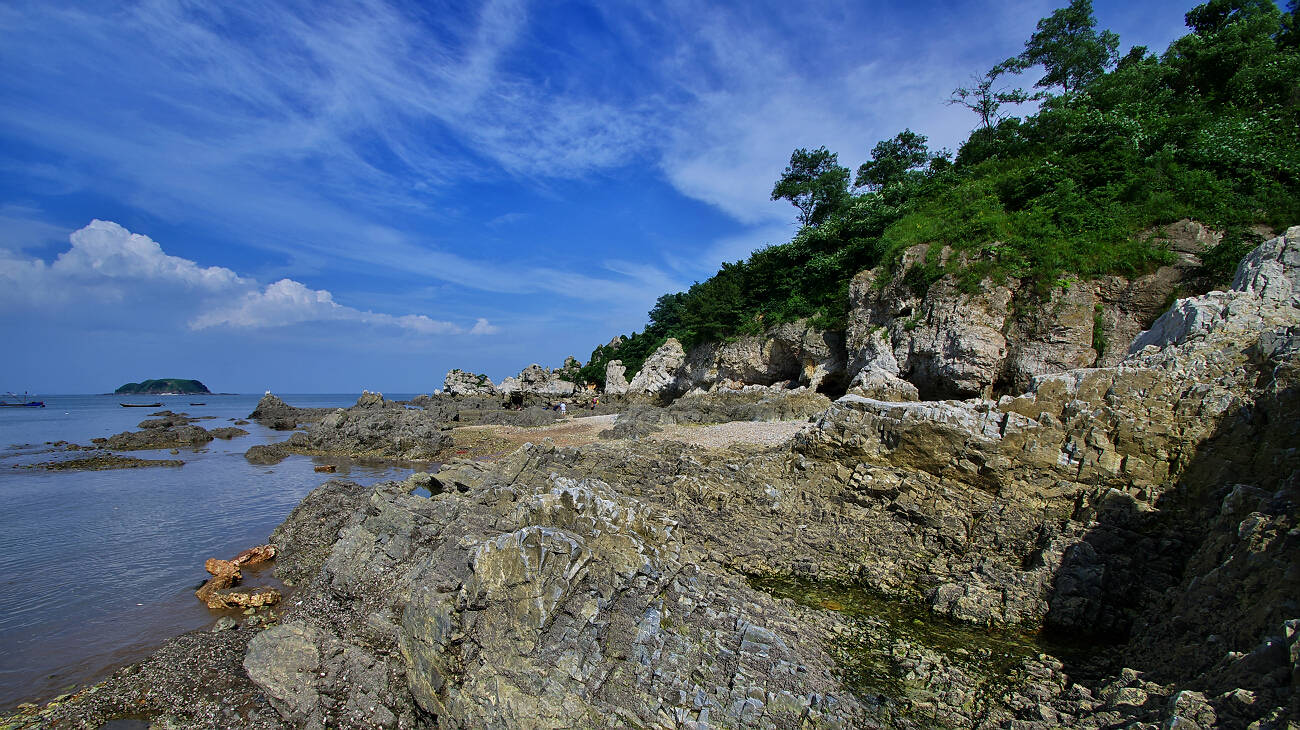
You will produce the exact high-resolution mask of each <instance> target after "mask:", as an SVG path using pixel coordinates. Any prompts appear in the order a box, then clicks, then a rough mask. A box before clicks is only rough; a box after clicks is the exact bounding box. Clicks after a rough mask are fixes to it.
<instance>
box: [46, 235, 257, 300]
mask: <svg viewBox="0 0 1300 730" xmlns="http://www.w3.org/2000/svg"><path fill="white" fill-rule="evenodd" d="M69 238H70V240H71V241H72V248H70V249H69V250H67V251H65V252H63V253H61V254H59V256H58V258H56V259H55V260H54V263H53V264H51V265H50V270H51V271H52V272H53V273H55V274H58V275H62V276H68V277H78V278H82V277H84V278H99V279H140V280H154V281H160V282H168V283H175V284H182V285H185V286H190V287H196V288H200V289H206V290H208V291H212V292H216V291H224V290H227V289H231V288H234V287H239V286H247V285H249V284H250V283H251V282H250V281H249V280H247V279H242V278H240V276H239V275H238V274H236V273H235V272H233V271H231V270H230V269H227V268H224V267H221V266H208V267H202V266H199V265H198V264H196V263H194V262H193V261H190V260H189V259H183V258H180V257H178V256H169V255H167V254H165V253H163V250H162V246H159V245H158V244H157V243H156V242H155V241H154V240H153V239H151V238H149V237H148V236H142V235H140V234H138V233H131V232H130V231H128V230H126V229H125V228H123V227H122V226H120V225H118V224H116V223H114V222H112V221H101V220H98V219H96V220H93V221H91V222H90V225H88V226H86V227H85V228H82V229H81V230H78V231H75V232H73V234H72V235H71V236H70V237H69Z"/></svg>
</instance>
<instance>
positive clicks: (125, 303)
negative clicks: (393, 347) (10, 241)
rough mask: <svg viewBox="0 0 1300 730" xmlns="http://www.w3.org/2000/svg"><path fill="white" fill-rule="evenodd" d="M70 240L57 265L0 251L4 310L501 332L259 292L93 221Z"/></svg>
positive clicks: (271, 287) (288, 288) (279, 284)
mask: <svg viewBox="0 0 1300 730" xmlns="http://www.w3.org/2000/svg"><path fill="white" fill-rule="evenodd" d="M69 240H70V242H71V247H70V248H69V249H68V250H67V251H64V252H62V253H60V254H59V255H58V256H57V257H56V258H55V259H54V261H53V263H46V262H45V261H44V260H43V259H40V258H28V257H24V256H21V255H20V254H18V253H16V252H12V251H10V250H8V249H6V248H0V284H2V285H3V286H0V310H3V309H19V308H31V307H51V306H54V305H60V306H69V307H73V308H78V307H80V308H84V309H88V310H93V311H95V312H96V313H97V314H98V315H103V314H105V310H111V309H113V308H114V307H123V308H130V307H133V306H134V307H139V306H146V307H149V308H152V309H153V310H154V311H155V312H156V314H157V315H158V317H157V318H158V319H161V318H162V317H163V316H164V315H166V316H173V315H176V314H178V313H183V312H192V314H190V315H187V316H189V317H190V320H189V327H190V329H194V330H203V329H209V328H213V327H226V328H232V329H260V328H268V327H287V326H291V325H294V324H299V323H303V322H355V323H359V324H364V325H368V326H377V327H388V328H394V329H399V330H403V331H406V332H409V333H413V334H417V335H423V336H432V335H453V334H473V335H489V334H495V333H496V332H498V328H496V327H495V326H493V325H492V324H490V323H489V322H488V321H487V320H486V319H483V318H479V319H477V321H476V322H475V323H474V324H473V325H472V326H470V327H468V328H466V327H462V326H460V325H457V324H455V323H453V322H447V321H440V320H435V319H432V318H430V317H428V316H427V315H423V314H403V315H393V314H388V313H384V312H372V311H367V310H360V309H356V308H354V307H349V306H347V305H344V304H340V303H339V302H336V301H335V300H334V295H333V294H332V293H331V292H329V291H328V290H326V289H311V288H310V287H308V286H306V285H305V284H303V283H301V282H298V281H294V280H293V279H281V280H279V281H276V282H274V283H272V284H268V285H267V286H266V287H264V288H261V289H259V288H258V284H257V282H256V281H254V280H253V279H251V278H246V277H241V276H239V275H238V274H236V273H235V272H234V271H232V270H230V269H227V268H224V267H221V266H208V267H204V266H200V265H199V264H197V263H195V262H194V261H191V260H189V259H185V258H181V257H179V256H171V255H169V254H167V253H165V252H164V251H163V249H162V246H161V245H159V244H158V243H157V242H156V241H154V240H153V239H151V238H149V237H148V236H144V235H140V234H134V233H131V232H130V231H128V230H127V229H125V228H123V227H122V226H120V225H118V224H117V223H113V222H112V221H101V220H95V221H92V222H91V223H90V225H88V226H86V227H84V228H82V229H80V230H78V231H75V232H73V233H72V235H71V236H69ZM196 295H197V296H196ZM121 319H129V318H125V317H124V318H121Z"/></svg>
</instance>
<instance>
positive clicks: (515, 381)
mask: <svg viewBox="0 0 1300 730" xmlns="http://www.w3.org/2000/svg"><path fill="white" fill-rule="evenodd" d="M498 390H500V391H501V392H502V393H505V394H512V393H528V394H533V395H543V396H566V395H573V393H574V392H575V391H576V390H577V386H575V385H574V384H573V383H572V382H570V381H568V380H563V379H561V376H560V373H559V371H555V370H547V369H546V368H544V367H542V366H541V365H538V364H537V363H533V364H532V365H529V366H528V367H526V368H524V369H523V370H522V371H521V372H520V373H519V377H517V378H506V379H505V380H502V381H501V385H500V386H499V387H498Z"/></svg>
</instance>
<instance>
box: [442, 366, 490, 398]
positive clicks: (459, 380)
mask: <svg viewBox="0 0 1300 730" xmlns="http://www.w3.org/2000/svg"><path fill="white" fill-rule="evenodd" d="M442 392H444V393H446V394H447V395H488V396H491V395H497V387H496V386H495V385H493V383H492V380H491V378H489V377H488V376H486V375H480V374H478V373H468V372H465V371H464V370H461V369H459V368H456V369H453V370H450V371H448V372H447V377H445V378H443V381H442Z"/></svg>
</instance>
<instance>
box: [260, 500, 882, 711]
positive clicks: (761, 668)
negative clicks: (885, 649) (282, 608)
mask: <svg viewBox="0 0 1300 730" xmlns="http://www.w3.org/2000/svg"><path fill="white" fill-rule="evenodd" d="M433 481H436V482H437V483H438V484H445V485H446V489H440V490H438V491H437V492H436V493H435V495H434V496H433V497H432V498H427V499H426V498H422V497H414V496H411V495H410V494H408V490H409V489H410V487H409V486H408V485H406V484H391V485H387V486H381V487H379V488H377V489H374V490H370V491H369V492H368V495H369V499H368V503H369V508H368V509H367V510H366V511H365V513H364V515H363V516H362V518H361V520H360V521H359V522H358V521H352V522H350V523H349V524H348V526H345V527H343V528H342V531H341V534H340V537H339V539H338V541H337V542H335V543H334V546H333V549H332V550H331V551H330V553H329V557H328V559H327V560H326V561H325V563H324V564H323V565H322V567H321V569H320V573H319V577H318V578H317V580H316V581H315V582H313V583H312V584H311V585H309V586H308V587H306V588H304V590H303V592H301V593H300V594H298V599H299V600H301V601H302V604H303V605H302V606H300V607H294V608H292V609H291V610H290V611H289V613H287V614H286V615H285V617H284V623H283V624H282V625H281V626H280V627H276V628H272V629H269V630H267V631H265V632H262V633H261V634H259V635H258V636H257V637H256V638H255V639H254V640H253V642H252V644H251V645H250V649H249V653H248V656H247V658H246V660H245V667H246V669H247V672H248V676H249V677H250V678H251V679H252V680H253V681H254V682H255V683H256V684H258V685H259V686H260V687H261V688H262V689H263V691H264V692H265V693H266V694H267V696H268V697H271V698H272V702H273V704H274V706H275V707H276V709H277V710H278V711H279V712H280V713H281V714H282V716H283V717H284V718H285V719H286V720H287V721H289V722H293V723H295V724H300V725H306V724H312V723H320V724H329V725H331V726H332V725H336V724H344V725H346V724H351V723H354V722H356V721H355V720H351V719H349V718H352V717H354V716H355V715H354V713H355V711H354V709H353V708H354V707H355V706H357V705H362V706H364V707H365V708H366V709H367V710H368V711H373V712H376V713H377V714H382V715H383V716H384V717H386V718H393V721H394V722H396V718H401V717H411V716H413V715H414V714H415V713H416V712H417V709H416V708H417V707H418V711H419V712H422V713H428V715H426V716H436V717H438V718H439V722H440V723H441V724H446V725H448V726H460V727H479V726H500V727H556V728H558V727H579V726H591V725H593V724H594V725H609V724H614V725H622V724H637V725H645V726H653V725H662V724H664V723H667V722H669V721H671V722H672V723H674V724H681V723H699V722H707V723H709V724H712V725H722V726H741V725H753V726H767V725H771V726H778V727H780V726H797V725H798V723H799V722H800V721H809V722H813V723H814V724H816V725H818V726H822V727H839V728H848V727H858V726H862V724H863V723H862V720H863V719H864V718H865V707H864V706H863V705H862V704H860V703H859V702H858V700H856V699H855V698H854V696H853V695H852V694H851V693H849V692H846V691H844V690H843V689H842V688H840V687H839V685H838V681H837V680H836V679H835V676H834V674H833V672H832V668H831V663H830V660H829V658H828V657H827V656H826V655H825V653H823V652H822V651H821V650H819V649H817V648H816V644H815V643H813V644H809V639H810V638H811V637H814V636H829V634H830V632H829V630H828V628H827V627H826V626H825V625H824V624H823V623H821V622H819V621H817V620H815V619H812V620H807V619H805V618H804V617H802V616H800V617H796V616H795V615H792V614H791V612H790V610H789V609H788V608H786V607H785V606H784V605H783V604H782V603H781V602H778V601H776V600H775V599H773V598H771V597H770V596H767V595H765V594H763V593H758V592H755V591H753V590H752V589H750V588H749V587H748V586H746V585H745V584H744V582H743V581H739V580H737V579H735V578H734V577H731V578H724V577H719V576H716V575H713V574H710V573H706V572H703V571H701V570H700V569H699V567H698V563H697V561H698V560H699V556H694V557H691V558H689V559H688V558H686V556H684V555H683V550H684V549H685V548H684V546H683V544H682V542H681V540H680V538H679V537H678V536H677V527H676V526H675V525H674V523H673V522H672V521H671V520H668V519H666V518H665V517H664V516H663V515H662V514H661V513H660V512H658V511H657V510H654V509H651V508H649V507H647V506H646V505H643V504H640V503H639V502H637V501H635V500H632V499H629V498H628V497H626V496H624V495H622V494H620V493H618V492H616V491H615V490H613V489H612V488H611V487H609V486H608V485H606V484H603V483H601V482H597V481H593V480H587V481H575V480H570V479H562V478H557V479H554V480H548V481H546V482H543V483H541V484H539V485H538V486H535V487H534V486H529V485H527V484H525V483H500V482H498V483H495V484H488V483H480V482H479V481H478V480H472V481H473V483H467V482H461V481H459V480H458V479H457V478H456V477H455V476H449V477H448V478H446V479H444V478H442V477H441V476H440V475H436V476H434V477H433ZM453 485H454V488H452V487H453ZM310 499H312V498H310V497H309V500H310ZM301 517H305V518H306V519H307V520H314V518H313V517H312V513H306V514H303V515H301ZM290 521H291V522H292V521H293V518H291V520H290ZM287 524H288V523H286V526H287ZM331 596H346V597H347V599H346V600H344V601H343V602H342V603H339V602H338V599H337V598H331ZM325 606H331V608H328V609H326V608H325ZM339 610H344V611H355V614H350V615H349V616H347V617H344V616H342V615H340V614H339V613H338V611H339ZM381 655H388V656H396V657H399V658H398V659H397V661H396V662H391V661H389V662H385V661H383V660H380V659H378V656H381ZM720 656H721V657H725V659H726V660H725V661H717V658H719V657H720ZM359 669H360V670H362V671H358V670H359ZM363 698H364V702H361V701H360V700H362V699H363ZM502 698H509V701H508V702H502ZM381 710H382V713H381ZM666 718H667V719H666Z"/></svg>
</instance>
